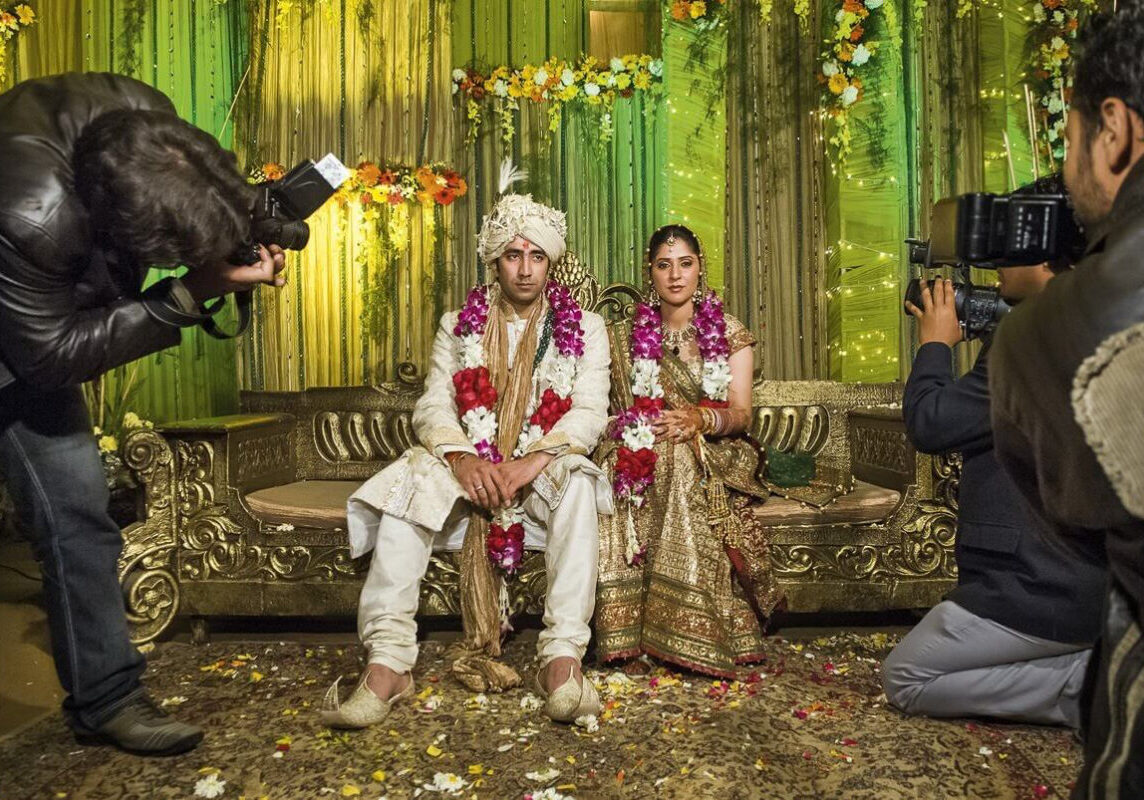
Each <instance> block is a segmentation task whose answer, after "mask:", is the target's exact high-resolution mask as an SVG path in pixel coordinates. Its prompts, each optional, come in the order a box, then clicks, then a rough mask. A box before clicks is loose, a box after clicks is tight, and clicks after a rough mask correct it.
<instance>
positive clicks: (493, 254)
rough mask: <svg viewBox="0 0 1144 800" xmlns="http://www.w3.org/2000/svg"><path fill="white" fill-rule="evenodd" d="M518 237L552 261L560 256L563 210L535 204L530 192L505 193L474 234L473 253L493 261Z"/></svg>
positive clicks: (565, 226)
mask: <svg viewBox="0 0 1144 800" xmlns="http://www.w3.org/2000/svg"><path fill="white" fill-rule="evenodd" d="M517 236H522V237H524V238H525V239H528V241H530V242H532V243H533V244H534V245H536V246H537V247H539V248H540V249H541V250H543V251H544V254H545V255H546V256H548V261H549V263H551V264H555V263H556V262H558V261H559V260H560V259H561V258H562V257H563V256H564V250H565V238H566V237H567V236H568V223H567V221H566V220H565V217H564V212H563V211H557V210H556V209H555V208H552V207H551V206H546V205H544V204H543V203H538V202H536V201H535V200H533V199H532V195H527V194H509V195H505V196H504V197H502V198H501V199H500V200H499V201H498V202H497V204H496V205H495V206H493V210H492V211H491V212H490V213H488V214H487V215H485V218H484V221H483V222H482V223H481V233H480V236H478V237H477V255H478V256H479V257H480V259H481V261H482V262H484V263H485V264H490V263H492V262H493V261H496V260H497V259H498V258H500V256H501V255H502V254H503V253H504V251H505V250H507V249H508V246H509V245H510V244H512V241H513V239H515V238H516V237H517Z"/></svg>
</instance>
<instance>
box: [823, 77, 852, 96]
mask: <svg viewBox="0 0 1144 800" xmlns="http://www.w3.org/2000/svg"><path fill="white" fill-rule="evenodd" d="M826 85H827V87H829V89H830V91H831V92H833V93H834V94H842V93H843V92H844V91H846V87H847V86H849V85H850V81H848V80H847V79H846V76H845V75H843V74H842V73H841V72H836V73H834V74H833V75H831V76H830V81H829V82H828V83H827V84H826Z"/></svg>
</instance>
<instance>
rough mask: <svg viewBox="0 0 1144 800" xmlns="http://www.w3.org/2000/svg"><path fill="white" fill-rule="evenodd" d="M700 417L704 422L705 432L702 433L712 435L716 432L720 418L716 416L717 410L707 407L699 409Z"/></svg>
mask: <svg viewBox="0 0 1144 800" xmlns="http://www.w3.org/2000/svg"><path fill="white" fill-rule="evenodd" d="M699 416H700V417H701V418H702V420H703V430H702V431H701V433H704V434H711V433H714V432H715V429H716V426H717V425H718V418H717V417H716V416H715V410H714V409H712V408H708V407H707V406H700V407H699Z"/></svg>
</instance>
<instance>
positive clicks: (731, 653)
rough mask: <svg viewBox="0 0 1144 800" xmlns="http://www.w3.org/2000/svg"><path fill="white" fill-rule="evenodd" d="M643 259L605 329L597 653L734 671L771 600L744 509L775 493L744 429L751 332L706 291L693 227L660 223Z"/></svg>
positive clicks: (748, 655)
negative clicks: (608, 498) (604, 513)
mask: <svg viewBox="0 0 1144 800" xmlns="http://www.w3.org/2000/svg"><path fill="white" fill-rule="evenodd" d="M646 268H647V271H648V272H647V278H648V284H649V287H650V289H649V293H648V302H645V303H641V304H640V305H639V306H638V307H637V311H636V313H635V315H634V318H633V319H632V320H630V321H626V322H624V323H614V324H612V325H611V326H610V330H609V334H610V336H609V339H610V345H611V350H612V413H613V414H615V415H616V417H615V419H614V423H613V426H612V431H611V434H612V435H611V438H610V441H607V442H605V445H604V446H602V447H601V449H600V450H599V454H598V460H599V461H600V462H601V463H602V464H603V465H604V466H605V467H606V468H607V469H608V470H609V474H610V475H611V476H612V480H613V488H614V491H615V496H616V502H617V508H616V514H615V515H614V516H612V517H601V520H600V522H601V527H600V577H599V584H598V589H597V598H596V637H597V654H598V656H599V658H600V660H601V661H609V660H616V659H633V658H636V657H638V656H641V655H645V654H646V655H650V656H654V657H656V658H659V659H661V660H663V661H667V662H671V663H673V664H676V665H679V666H682V667H685V668H687V669H690V670H694V671H696V672H702V673H706V674H710V675H715V676H727V677H729V676H732V675H734V674H735V673H736V668H737V666H738V665H740V664H744V663H749V662H751V661H757V660H759V659H760V658H761V657H762V655H763V650H762V635H763V631H762V627H763V621H764V620H765V619H766V616H767V615H769V614H770V613H771V612H772V611H773V610H774V609H775V607H776V606H777V605H778V602H779V600H780V597H779V594H778V592H777V591H776V589H775V587H774V583H773V579H772V578H771V575H770V570H769V565H768V564H767V563H766V551H765V547H764V546H761V545H762V538H761V537H762V536H763V531H762V530H761V528H759V527H758V526H757V525H753V524H752V523H751V522H750V520H749V514H748V513H747V511H746V506H747V505H748V504H749V503H750V502H751V500H752V499H754V500H755V501H762V500H765V499H766V497H767V496H768V495H769V494H770V491H769V490H768V488H767V486H766V484H765V483H764V482H763V481H762V480H761V478H760V477H759V474H760V472H761V470H760V466H761V464H762V463H763V459H762V457H761V456H762V454H761V452H760V450H759V448H758V445H757V443H755V442H754V440H753V439H750V438H749V437H748V436H746V435H745V432H746V430H747V428H748V425H749V424H750V420H751V389H752V375H753V372H754V357H753V352H752V348H753V346H754V344H755V339H754V337H753V336H752V335H751V333H750V332H749V331H748V330H747V329H746V328H745V327H744V325H743V323H741V322H740V321H739V320H737V319H735V318H734V317H733V316H731V315H729V314H725V313H724V312H723V304H722V302H721V301H720V299H719V297H718V296H717V295H716V294H715V293H714V292H713V291H708V290H707V288H706V280H705V276H704V262H703V251H702V248H701V247H700V244H699V239H698V238H697V237H696V235H695V234H694V233H693V232H692V231H691V230H689V229H688V228H686V227H684V226H682V225H667V226H665V227H663V228H660V229H659V230H658V231H656V232H655V234H653V235H652V237H651V241H650V243H649V244H648V250H647V264H646ZM748 551H749V552H748ZM760 553H761V555H760ZM752 554H753V555H752ZM632 666H633V667H635V666H636V664H634V663H633V664H632Z"/></svg>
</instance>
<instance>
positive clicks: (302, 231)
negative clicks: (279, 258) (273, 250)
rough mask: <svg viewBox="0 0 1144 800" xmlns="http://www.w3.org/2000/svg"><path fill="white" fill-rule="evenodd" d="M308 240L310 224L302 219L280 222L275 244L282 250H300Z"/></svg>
mask: <svg viewBox="0 0 1144 800" xmlns="http://www.w3.org/2000/svg"><path fill="white" fill-rule="evenodd" d="M308 241H310V226H309V225H307V224H306V223H305V222H302V221H293V222H285V223H283V224H282V228H281V230H280V231H279V232H278V241H277V242H275V244H277V245H279V246H280V247H281V248H282V249H283V250H301V249H302V248H303V247H305V246H306V242H308Z"/></svg>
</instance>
